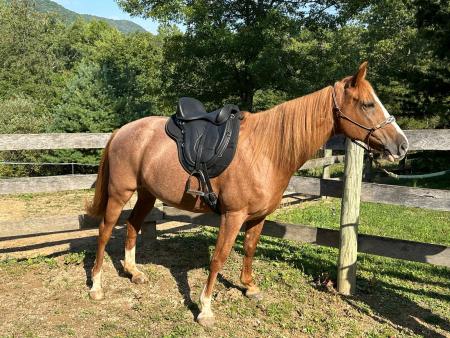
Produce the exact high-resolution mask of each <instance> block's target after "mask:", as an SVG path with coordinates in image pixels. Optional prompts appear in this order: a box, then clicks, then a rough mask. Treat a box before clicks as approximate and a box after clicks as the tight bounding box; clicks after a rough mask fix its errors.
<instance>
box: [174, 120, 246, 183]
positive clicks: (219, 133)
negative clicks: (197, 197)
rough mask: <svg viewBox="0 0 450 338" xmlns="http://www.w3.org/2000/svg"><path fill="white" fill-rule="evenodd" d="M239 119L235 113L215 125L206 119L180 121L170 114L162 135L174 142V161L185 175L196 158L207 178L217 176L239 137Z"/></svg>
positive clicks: (193, 167) (228, 161)
mask: <svg viewBox="0 0 450 338" xmlns="http://www.w3.org/2000/svg"><path fill="white" fill-rule="evenodd" d="M239 128H240V119H239V116H238V115H237V114H236V115H234V118H230V119H229V120H228V121H227V122H226V123H223V124H221V125H215V124H213V123H211V122H210V121H208V120H202V119H201V120H195V121H181V120H178V119H177V118H176V117H175V115H172V116H171V117H170V118H169V120H168V121H167V123H166V133H167V135H169V136H170V137H171V138H172V139H173V140H174V141H175V142H176V143H177V148H178V159H179V161H180V163H181V165H182V166H183V168H184V170H186V171H187V172H188V173H189V174H191V173H192V172H193V171H194V170H195V169H196V168H195V164H196V159H198V162H199V163H200V164H201V165H202V168H201V169H204V167H206V169H207V173H205V174H207V175H208V176H209V177H211V178H212V177H216V176H218V175H220V174H221V173H222V172H223V171H224V170H225V169H226V168H227V167H228V165H229V164H230V163H231V161H232V160H233V157H234V154H235V152H236V148H237V143H238V137H239Z"/></svg>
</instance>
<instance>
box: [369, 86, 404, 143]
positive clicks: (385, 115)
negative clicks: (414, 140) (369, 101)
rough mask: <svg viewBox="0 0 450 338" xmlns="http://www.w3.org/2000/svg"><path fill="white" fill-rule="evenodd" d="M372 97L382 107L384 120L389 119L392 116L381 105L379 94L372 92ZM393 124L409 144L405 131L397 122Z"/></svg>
mask: <svg viewBox="0 0 450 338" xmlns="http://www.w3.org/2000/svg"><path fill="white" fill-rule="evenodd" d="M372 96H373V99H374V100H375V102H376V103H378V104H379V106H380V107H381V110H382V111H383V114H384V118H386V119H387V118H388V117H389V116H390V114H389V113H388V111H387V109H386V108H385V107H384V106H383V104H382V103H381V101H380V99H379V98H378V96H377V94H375V92H374V91H372ZM391 124H392V125H393V126H394V128H395V130H397V132H398V133H399V134H401V135H403V137H404V138H405V140H406V142H408V139H407V138H406V135H405V133H404V132H403V130H401V129H400V127H399V126H398V124H397V122H393V123H391Z"/></svg>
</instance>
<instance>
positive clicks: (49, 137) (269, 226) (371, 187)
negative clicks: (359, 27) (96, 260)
mask: <svg viewBox="0 0 450 338" xmlns="http://www.w3.org/2000/svg"><path fill="white" fill-rule="evenodd" d="M405 134H406V135H407V137H408V139H409V141H410V150H444V151H448V150H450V129H443V130H407V131H405ZM109 136H110V134H80V133H78V134H42V135H37V134H29V135H24V134H13V135H0V151H8V150H32V149H34V150H38V149H64V148H90V149H93V148H102V147H104V145H105V144H106V142H107V140H108V138H109ZM344 141H345V138H343V137H335V138H333V139H332V140H330V142H328V143H327V145H326V148H329V149H339V150H342V149H344ZM328 154H329V152H328ZM362 157H363V152H362V151H361V149H359V148H358V147H355V146H354V145H353V144H352V143H351V142H347V149H346V154H345V162H346V168H345V175H344V181H339V180H331V179H317V178H308V177H292V179H291V180H290V183H289V186H288V189H287V191H286V192H294V193H302V194H307V195H313V196H333V197H341V196H342V194H343V192H344V197H343V199H342V208H341V210H342V215H341V230H340V232H338V231H337V230H328V229H321V228H313V227H307V226H304V225H297V224H295V225H294V224H286V223H280V222H273V221H267V223H266V225H265V227H264V230H263V234H265V235H269V236H273V237H279V238H285V239H292V240H297V241H303V242H309V243H315V244H319V245H326V246H332V247H339V249H340V257H341V258H340V261H339V264H338V276H339V278H338V279H339V280H338V288H339V291H340V292H342V293H344V294H349V293H351V292H352V291H353V290H354V289H355V277H356V252H357V251H359V252H366V253H371V254H376V255H381V256H387V257H393V258H400V259H406V260H411V261H418V262H426V263H432V264H438V265H444V266H448V267H450V248H448V247H446V246H443V245H436V244H429V243H419V242H411V241H404V240H399V239H392V238H384V237H377V236H369V235H359V237H358V234H357V225H358V220H359V211H358V209H359V207H358V206H359V201H360V200H362V201H367V202H376V203H387V204H395V205H406V206H413V207H420V208H427V209H434V210H446V211H450V191H447V190H439V189H423V188H410V187H403V186H391V185H385V184H375V183H362V184H361V174H362V165H350V164H351V163H360V162H361V163H362ZM342 160H343V158H342V156H332V155H331V156H326V157H325V158H321V159H313V160H310V161H308V162H307V163H305V165H304V166H303V167H302V168H301V169H311V168H315V167H317V166H321V167H326V166H329V165H331V164H334V163H340V162H342ZM355 161H356V162H355ZM349 177H350V178H351V177H353V179H348V178H349ZM346 178H347V179H346ZM95 179H96V175H63V176H49V177H26V178H11V179H1V180H0V195H1V194H11V193H29V192H54V191H62V190H74V189H89V188H92V187H93V186H94V183H95ZM359 196H361V197H359ZM345 210H347V211H349V213H346V212H345ZM160 216H161V218H160V219H163V220H185V221H189V222H192V223H195V224H208V225H215V226H217V220H218V218H217V216H215V218H213V217H212V216H211V215H209V214H202V215H196V214H192V213H187V212H184V211H180V210H176V209H173V208H169V207H163V214H161V215H160ZM78 222H79V224H82V223H83V224H85V223H88V224H91V225H94V224H97V223H96V221H92V220H89V218H87V217H85V216H83V217H81V218H79V219H78ZM198 222H199V223H198ZM349 267H350V268H349Z"/></svg>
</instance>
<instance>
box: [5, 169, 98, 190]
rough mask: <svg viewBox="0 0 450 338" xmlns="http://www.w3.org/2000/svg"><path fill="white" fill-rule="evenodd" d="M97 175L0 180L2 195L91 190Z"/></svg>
mask: <svg viewBox="0 0 450 338" xmlns="http://www.w3.org/2000/svg"><path fill="white" fill-rule="evenodd" d="M96 178H97V175H95V174H92V175H61V176H43V177H20V178H5V179H0V195H6V194H24V193H38V192H56V191H64V190H79V189H90V188H93V187H94V185H95V180H96Z"/></svg>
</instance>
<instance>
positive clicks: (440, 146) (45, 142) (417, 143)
mask: <svg viewBox="0 0 450 338" xmlns="http://www.w3.org/2000/svg"><path fill="white" fill-rule="evenodd" d="M404 132H405V134H406V136H407V138H408V141H409V150H449V149H450V129H420V130H405V131H404ZM110 136H111V133H55V134H1V135H0V151H5V150H42V149H100V148H103V147H104V146H105V145H106V142H107V141H108V139H109V137H110ZM326 147H327V148H329V149H333V150H344V149H345V138H344V137H343V136H342V135H338V136H335V137H333V138H332V139H331V140H330V141H329V142H328V143H327V146H326Z"/></svg>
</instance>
